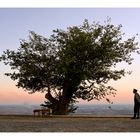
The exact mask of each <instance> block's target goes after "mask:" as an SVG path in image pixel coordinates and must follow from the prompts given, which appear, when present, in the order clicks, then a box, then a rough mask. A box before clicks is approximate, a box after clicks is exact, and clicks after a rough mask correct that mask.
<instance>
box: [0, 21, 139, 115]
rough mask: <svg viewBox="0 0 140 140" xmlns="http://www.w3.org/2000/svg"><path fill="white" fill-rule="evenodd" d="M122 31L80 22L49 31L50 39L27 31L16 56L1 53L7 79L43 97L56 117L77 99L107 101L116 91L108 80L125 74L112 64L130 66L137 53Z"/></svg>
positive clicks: (66, 111)
mask: <svg viewBox="0 0 140 140" xmlns="http://www.w3.org/2000/svg"><path fill="white" fill-rule="evenodd" d="M121 27H122V26H121V25H118V26H114V25H113V24H111V22H110V21H106V22H105V23H104V24H100V23H95V22H93V23H92V24H90V23H89V22H88V21H87V20H85V21H84V22H83V24H82V25H81V26H73V27H69V28H67V30H66V31H64V30H60V29H57V30H54V31H53V34H52V35H51V36H50V37H49V38H46V37H43V36H41V35H38V34H36V33H35V32H33V31H31V32H30V34H29V38H28V39H27V40H22V41H21V42H20V47H19V48H18V50H17V51H12V50H6V51H4V53H3V55H2V56H1V60H2V61H4V63H5V64H6V65H10V67H11V69H12V70H13V71H12V72H9V73H6V75H7V76H10V78H11V79H12V80H16V81H17V87H22V88H24V89H26V90H27V91H29V92H30V93H35V92H37V91H39V92H44V93H45V98H46V99H47V100H48V101H49V102H50V103H51V104H52V105H53V106H54V107H55V113H57V114H67V113H68V107H69V105H70V103H71V102H74V101H76V100H77V99H83V100H88V101H90V100H93V99H97V100H100V99H102V98H106V96H107V95H110V94H115V92H116V91H115V89H114V88H113V87H111V86H109V85H108V84H107V83H108V81H109V80H111V79H113V80H118V79H120V78H121V77H123V76H125V74H126V73H127V71H126V70H125V69H118V68H117V69H116V65H117V64H118V63H120V62H126V63H128V64H131V62H132V60H133V59H132V57H131V53H137V51H138V47H137V42H135V37H132V38H128V39H126V40H124V39H123V36H124V34H123V33H122V31H121Z"/></svg>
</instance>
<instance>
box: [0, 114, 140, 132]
mask: <svg viewBox="0 0 140 140" xmlns="http://www.w3.org/2000/svg"><path fill="white" fill-rule="evenodd" d="M0 132H140V119H135V120H132V119H130V117H95V116H94V117H88V116H84V117H82V116H78V117H60V116H52V117H45V118H42V117H33V116H23V115H22V116H19V115H15V116H14V115H6V116H0Z"/></svg>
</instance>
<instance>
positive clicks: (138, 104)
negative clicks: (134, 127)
mask: <svg viewBox="0 0 140 140" xmlns="http://www.w3.org/2000/svg"><path fill="white" fill-rule="evenodd" d="M133 93H134V116H133V117H132V119H139V108H140V95H139V94H138V93H137V89H133Z"/></svg>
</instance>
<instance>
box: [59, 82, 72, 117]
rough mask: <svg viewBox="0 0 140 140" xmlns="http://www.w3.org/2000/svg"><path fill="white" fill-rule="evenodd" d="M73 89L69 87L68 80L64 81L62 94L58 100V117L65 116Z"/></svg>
mask: <svg viewBox="0 0 140 140" xmlns="http://www.w3.org/2000/svg"><path fill="white" fill-rule="evenodd" d="M73 89H74V88H73V87H72V86H71V83H70V82H69V81H68V80H65V82H64V85H63V94H62V96H61V98H60V100H59V111H58V112H59V114H60V115H67V114H68V113H69V112H68V109H69V104H70V101H71V98H72V95H73Z"/></svg>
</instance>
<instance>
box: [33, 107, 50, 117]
mask: <svg viewBox="0 0 140 140" xmlns="http://www.w3.org/2000/svg"><path fill="white" fill-rule="evenodd" d="M33 113H34V116H41V117H45V116H50V115H51V114H52V109H50V108H47V109H35V110H33Z"/></svg>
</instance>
